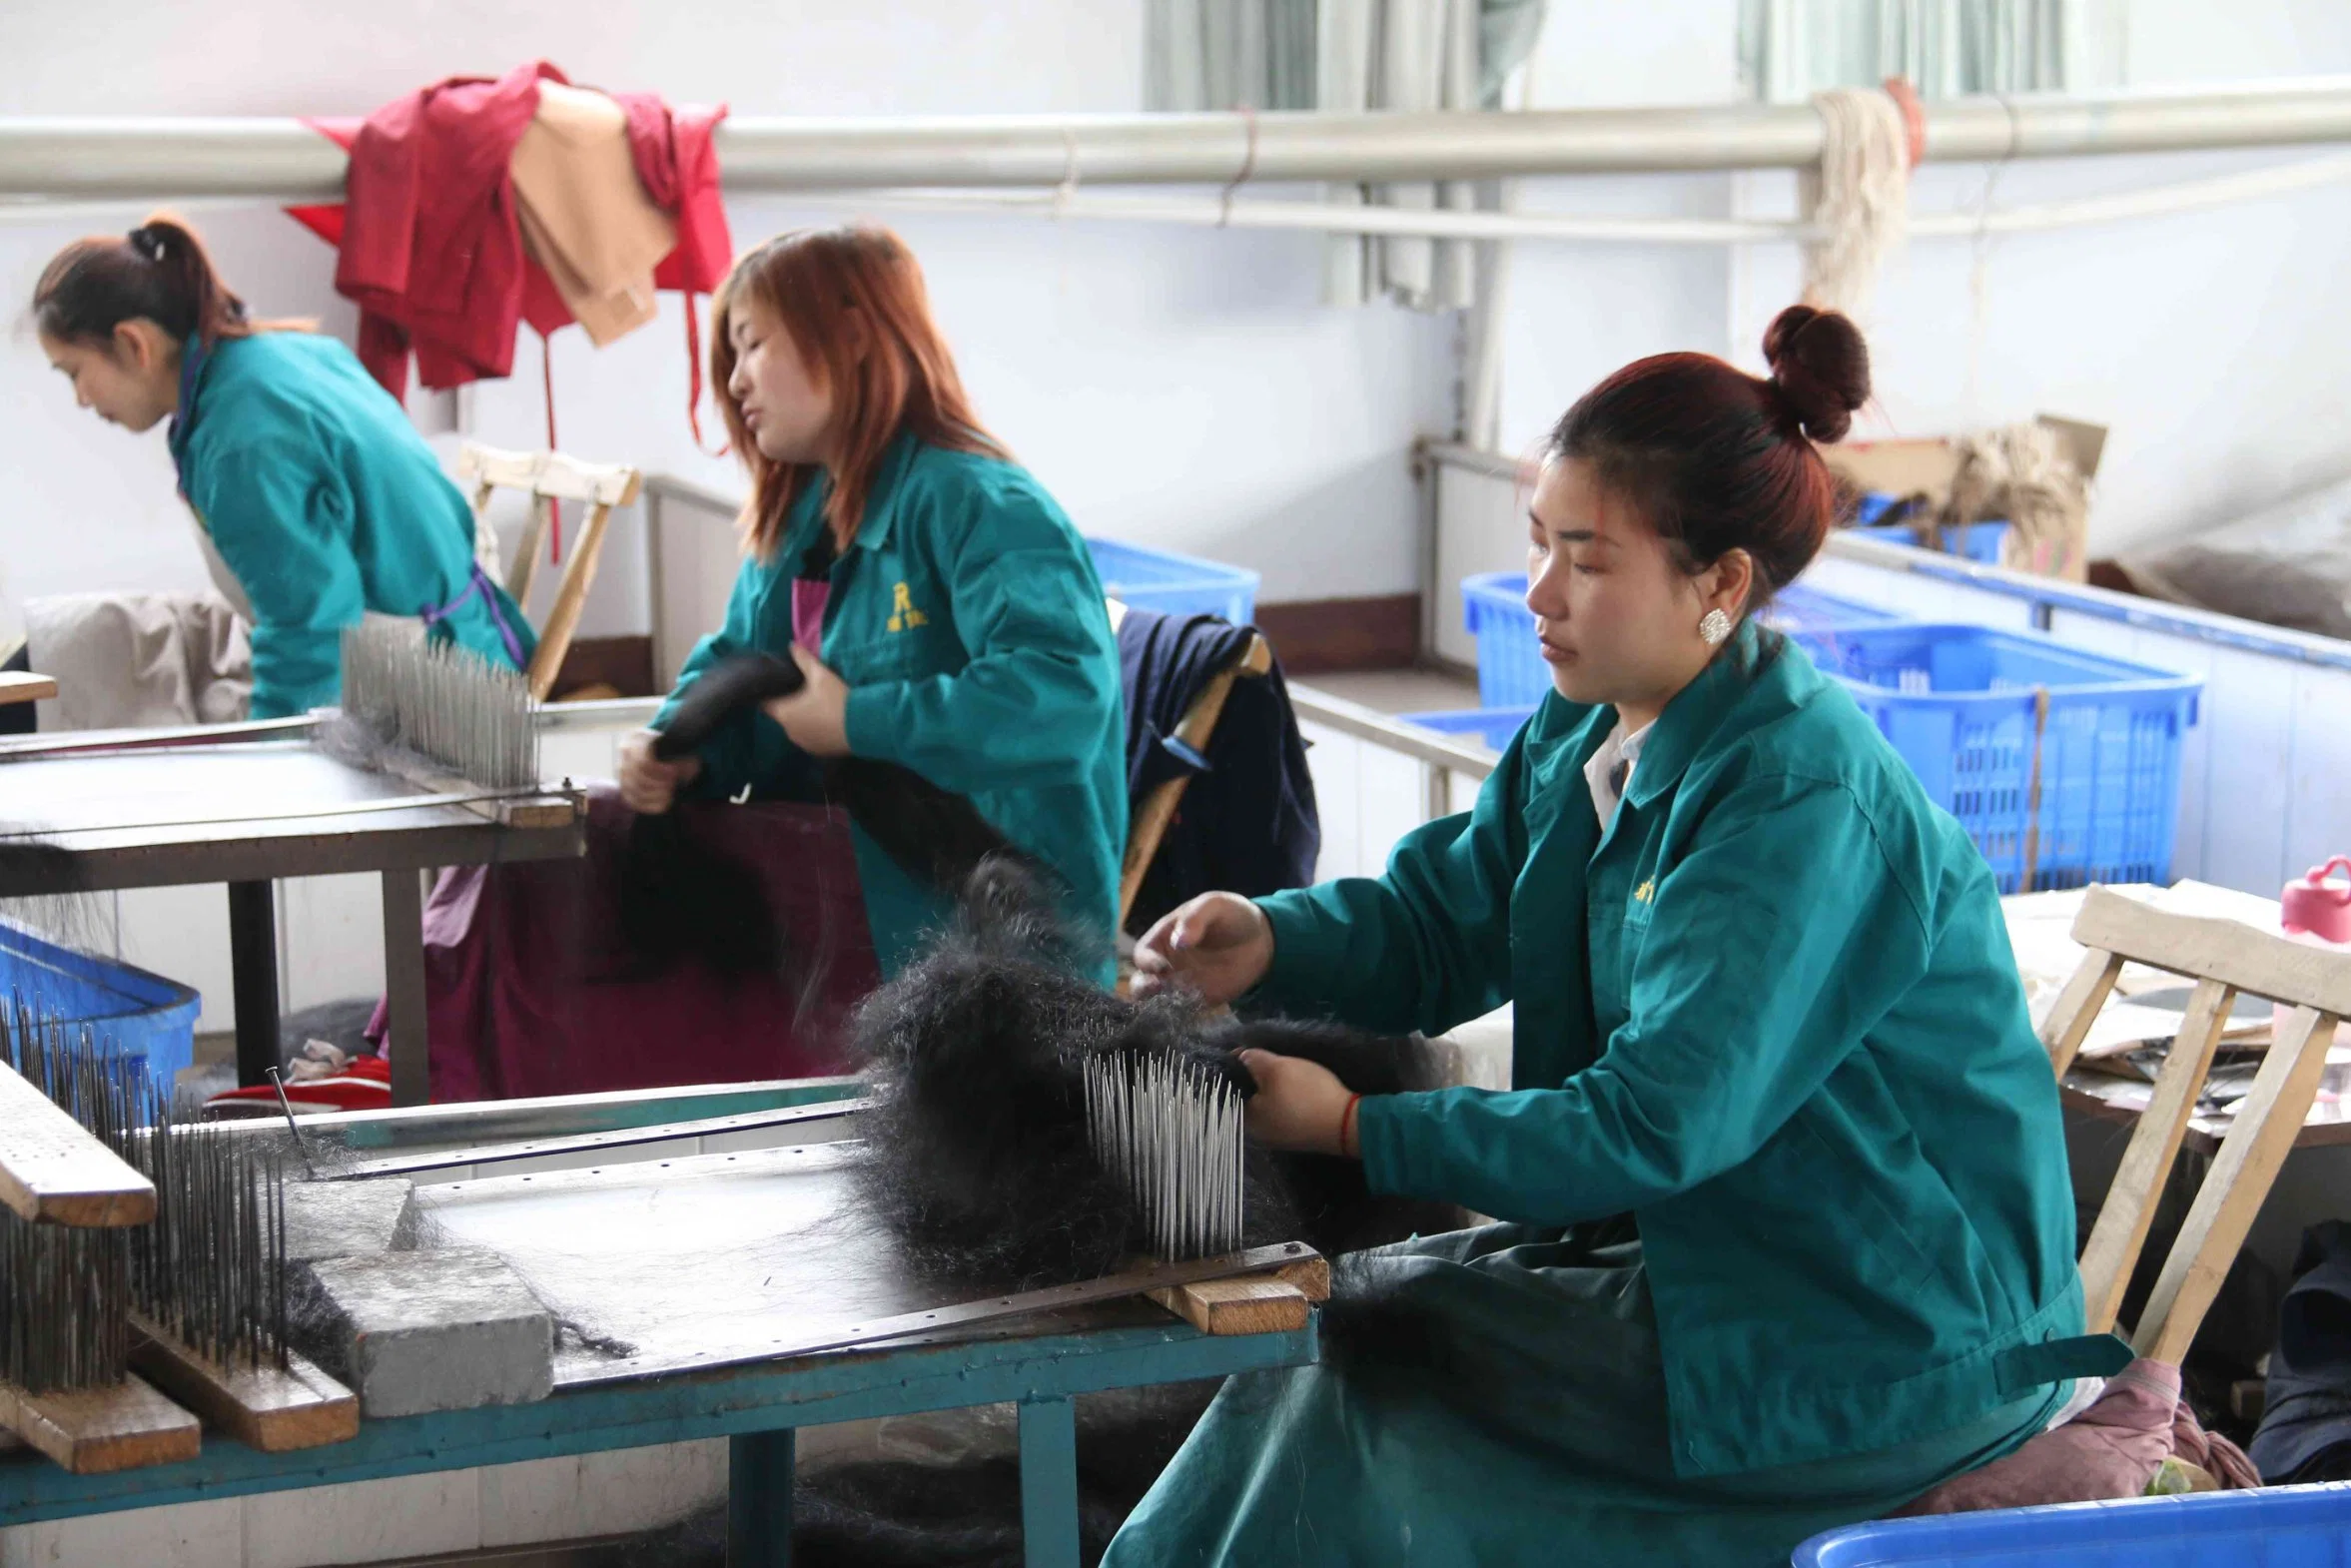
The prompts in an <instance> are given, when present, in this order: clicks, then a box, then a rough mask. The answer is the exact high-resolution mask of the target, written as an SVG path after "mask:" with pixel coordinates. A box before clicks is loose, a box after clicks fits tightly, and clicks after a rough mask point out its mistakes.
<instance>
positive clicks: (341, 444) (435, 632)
mask: <svg viewBox="0 0 2351 1568" xmlns="http://www.w3.org/2000/svg"><path fill="white" fill-rule="evenodd" d="M33 319H34V322H35V325H36V326H37V328H38V329H39V333H40V338H41V348H42V350H43V351H44V352H45V353H46V354H47V355H48V356H49V363H50V364H52V365H54V366H55V367H56V368H57V369H58V370H59V371H60V372H61V373H63V374H64V375H65V376H66V377H67V378H68V379H69V380H70V381H72V383H73V384H74V395H75V397H76V399H77V400H78V401H80V403H81V404H82V406H83V407H85V408H90V409H93V410H95V411H96V412H97V413H98V415H99V416H100V417H101V418H104V419H106V420H107V421H108V422H110V423H114V424H120V425H123V426H124V427H126V428H128V429H132V430H149V429H153V428H154V427H155V426H156V425H157V424H160V423H162V422H163V421H164V420H166V419H169V420H170V421H171V431H170V441H171V449H172V460H173V462H174V463H175V464H176V465H177V466H178V468H179V473H180V493H181V494H182V495H183V496H185V497H186V498H187V501H188V504H189V506H190V508H191V509H192V510H194V512H195V513H196V523H197V542H198V545H199V546H200V547H201V548H202V550H203V551H204V556H205V562H206V564H207V566H209V567H210V568H211V571H212V575H213V579H214V581H215V583H216V584H217V585H218V586H219V587H220V589H221V592H222V594H223V595H224V596H225V597H226V598H227V599H228V600H229V602H230V603H231V604H232V605H234V606H235V607H236V609H237V612H238V613H239V614H240V615H241V616H242V617H243V618H244V619H245V621H246V622H247V624H248V625H249V626H250V627H251V629H252V640H253V716H254V717H255V718H279V717H283V716H285V715H287V714H293V713H301V712H305V711H307V710H309V709H311V708H314V707H323V706H327V705H329V704H332V703H334V702H335V701H336V700H337V699H338V697H339V696H340V695H341V692H342V689H343V680H342V667H341V666H342V657H341V655H342V638H343V633H344V631H345V630H346V629H348V628H350V627H352V626H356V625H358V624H359V623H360V620H361V618H362V617H363V616H364V615H367V614H369V613H375V614H379V615H392V616H400V617H406V618H415V619H421V620H422V621H423V623H424V625H425V627H426V629H427V631H428V633H429V634H430V635H432V636H435V637H441V638H448V639H453V640H454V641H456V642H458V643H460V644H462V645H463V646H465V647H467V648H470V649H472V650H473V651H474V652H475V653H478V654H480V655H481V656H482V657H483V658H485V659H489V660H491V661H492V662H495V663H499V664H505V665H510V666H512V667H513V668H516V669H520V668H521V667H522V666H523V665H524V663H525V662H526V661H527V660H528V659H529V657H530V652H531V649H532V647H533V645H534V639H533V637H532V635H531V631H530V626H529V623H528V622H527V621H525V620H524V619H523V617H522V612H521V610H520V609H519V608H517V607H516V605H515V603H514V601H513V600H512V599H511V598H509V597H507V595H506V590H505V589H503V588H501V587H499V586H498V585H497V584H496V583H495V582H493V581H492V580H491V579H490V577H489V574H488V573H487V572H486V571H484V570H483V569H482V567H481V565H480V563H479V562H478V561H477V560H476V559H475V556H474V528H473V514H472V511H471V510H470V508H468V507H467V506H466V504H465V497H464V496H463V495H461V494H459V493H458V492H457V487H456V486H455V485H453V484H451V483H450V482H449V480H448V477H447V476H446V475H445V474H443V473H442V472H441V470H440V464H439V462H438V461H437V460H435V458H434V457H433V455H432V449H431V448H430V447H429V446H427V445H425V443H424V440H423V438H422V437H421V436H419V435H418V434H417V433H416V428H415V426H414V425H412V424H410V423H409V422H408V417H407V414H406V413H405V411H403V410H402V409H401V407H400V405H399V403H398V402H397V401H396V400H395V399H394V398H393V397H392V394H391V393H389V392H386V391H385V390H384V389H383V388H382V387H380V386H378V385H377V384H376V382H375V381H374V380H372V379H371V378H370V377H369V375H368V373H367V372H366V371H365V370H363V369H361V367H360V362H359V361H358V360H357V359H356V358H354V357H353V355H352V353H351V351H350V350H348V349H346V348H344V346H343V345H342V344H341V343H338V342H337V341H335V340H334V339H332V338H325V337H320V336H318V335H316V334H314V333H311V332H308V331H304V330H300V329H292V330H289V329H288V328H287V327H286V325H285V324H277V323H264V322H256V321H253V320H252V319H250V318H249V317H248V316H247V314H246V310H245V304H244V302H243V301H241V300H239V299H238V298H237V296H236V295H234V294H232V293H230V292H229V290H228V289H227V288H226V287H225V286H224V285H223V284H222V283H221V280H220V278H219V276H218V275H217V274H215V273H214V271H213V267H212V262H211V260H210V259H209V258H208V257H207V256H206V255H205V251H204V246H203V244H202V243H201V242H200V241H199V240H198V239H197V237H196V235H195V234H194V233H193V232H192V231H191V230H189V229H187V228H186V227H184V226H182V225H180V224H177V223H174V222H172V221H171V220H169V219H163V218H157V219H151V220H149V221H148V222H147V223H146V224H145V225H143V226H141V227H140V228H137V229H134V230H132V231H131V233H130V234H129V235H128V236H127V237H125V238H123V239H119V240H116V239H94V240H81V241H77V242H76V243H74V244H72V245H69V246H67V247H66V248H65V249H64V250H63V251H61V252H59V253H58V255H57V257H56V259H55V260H53V261H52V262H50V264H49V266H48V269H47V270H46V271H44V272H43V273H42V275H41V280H40V283H39V284H38V285H37V286H36V287H35V289H34V291H33Z"/></svg>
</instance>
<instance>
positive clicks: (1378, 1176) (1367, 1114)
mask: <svg viewBox="0 0 2351 1568" xmlns="http://www.w3.org/2000/svg"><path fill="white" fill-rule="evenodd" d="M1435 1098H1436V1097H1435V1096H1434V1095H1426V1094H1420V1095H1368V1096H1365V1097H1364V1099H1363V1100H1362V1102H1361V1103H1360V1104H1358V1105H1357V1106H1356V1107H1355V1152H1356V1154H1357V1155H1358V1156H1359V1157H1360V1158H1361V1159H1362V1162H1363V1179H1364V1180H1365V1181H1366V1182H1368V1183H1369V1184H1370V1186H1371V1190H1373V1191H1374V1192H1381V1193H1385V1194H1388V1195H1390V1196H1396V1197H1421V1198H1430V1199H1434V1200H1437V1201H1445V1200H1447V1198H1446V1194H1444V1193H1442V1192H1437V1191H1433V1190H1431V1184H1432V1178H1433V1177H1434V1176H1435V1175H1436V1171H1435V1163H1434V1162H1433V1161H1431V1160H1429V1159H1428V1156H1427V1150H1428V1146H1429V1144H1430V1143H1431V1142H1432V1141H1431V1140H1429V1139H1428V1138H1427V1137H1425V1136H1424V1135H1425V1133H1426V1130H1427V1129H1428V1128H1429V1127H1430V1124H1431V1120H1432V1118H1431V1113H1432V1110H1433V1108H1432V1107H1431V1106H1430V1105H1429V1104H1428V1102H1430V1101H1431V1100H1433V1099H1435Z"/></svg>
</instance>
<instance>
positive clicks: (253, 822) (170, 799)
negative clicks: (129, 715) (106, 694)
mask: <svg viewBox="0 0 2351 1568" xmlns="http://www.w3.org/2000/svg"><path fill="white" fill-rule="evenodd" d="M415 793H416V791H415V789H414V788H413V787H412V786H410V785H408V784H407V783H405V782H404V781H402V780H400V779H397V778H393V777H391V776H389V775H384V774H377V773H370V772H367V771H365V770H363V769H359V768H355V767H351V766H349V765H347V764H345V763H342V762H338V761H336V760H335V759H334V758H332V757H329V756H327V755H326V754H324V753H323V752H320V751H318V750H317V749H315V748H314V747H312V746H311V745H309V744H307V743H305V742H301V741H273V742H263V743H246V744H239V745H219V746H191V747H186V748H175V749H172V750H168V751H126V752H112V753H99V754H96V755H82V756H67V757H51V758H44V759H41V760H38V761H25V762H14V763H7V764H6V765H0V833H5V834H9V835H15V836H21V837H29V838H31V839H33V840H35V841H37V842H42V843H46V844H52V845H55V846H57V847H59V848H62V849H68V850H71V851H73V852H74V855H73V861H72V863H71V864H72V870H71V872H70V877H71V879H72V881H73V882H74V884H75V885H76V886H78V887H79V888H80V889H84V890H90V891H96V890H100V889H107V888H137V887H164V886H173V885H178V884H186V883H204V882H263V881H270V880H273V879H276V878H279V877H311V876H330V875H335V874H338V873H343V872H362V871H399V870H413V869H420V868H423V867H428V866H456V865H476V864H482V863H486V862H493V861H519V860H556V859H563V858H566V857H569V856H573V855H577V854H579V853H580V852H581V850H582V848H583V846H584V843H585V835H584V830H583V828H582V827H581V825H580V824H578V823H577V822H574V823H572V824H571V825H570V826H568V827H562V828H518V827H508V826H503V825H501V824H498V823H494V822H491V821H489V820H488V819H486V818H484V817H482V816H480V815H477V814H476V813H474V812H472V811H470V810H468V809H466V808H465V807H464V806H461V805H455V804H450V803H446V802H441V803H434V804H426V805H418V806H416V807H413V808H410V809H400V808H392V809H384V808H377V807H374V806H372V805H370V804H369V803H373V802H378V801H385V800H392V799H397V798H399V797H402V796H406V795H413V794H415ZM338 806H369V809H364V810H359V811H352V812H345V813H335V812H334V808H336V807H338ZM54 876H55V873H54V872H51V871H46V870H45V869H44V868H42V867H40V866H39V865H16V864H12V863H9V862H8V861H7V859H6V858H5V857H0V897H16V896H22V895H27V894H36V893H52V892H63V891H72V889H71V888H66V887H60V886H57V885H55V883H54V882H53V881H52V880H51V878H53V877H54Z"/></svg>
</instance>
